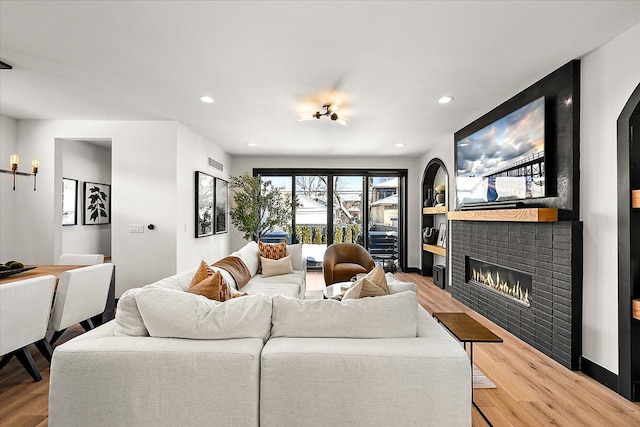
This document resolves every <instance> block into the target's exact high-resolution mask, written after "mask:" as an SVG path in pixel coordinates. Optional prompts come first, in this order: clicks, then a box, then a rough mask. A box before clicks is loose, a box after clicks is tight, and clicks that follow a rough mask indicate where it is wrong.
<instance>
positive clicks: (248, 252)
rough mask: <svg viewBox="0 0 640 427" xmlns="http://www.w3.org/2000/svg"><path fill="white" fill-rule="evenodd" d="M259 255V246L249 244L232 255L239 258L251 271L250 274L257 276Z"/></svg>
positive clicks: (252, 243) (254, 243) (253, 243)
mask: <svg viewBox="0 0 640 427" xmlns="http://www.w3.org/2000/svg"><path fill="white" fill-rule="evenodd" d="M259 253H260V250H259V249H258V244H257V243H256V242H249V243H247V244H246V245H244V246H243V247H242V248H240V249H239V250H237V251H236V252H234V253H232V254H231V255H235V256H239V257H240V258H241V259H242V261H243V262H244V263H245V264H246V266H247V268H248V269H249V273H250V274H251V275H252V276H255V275H256V273H257V272H258V257H259Z"/></svg>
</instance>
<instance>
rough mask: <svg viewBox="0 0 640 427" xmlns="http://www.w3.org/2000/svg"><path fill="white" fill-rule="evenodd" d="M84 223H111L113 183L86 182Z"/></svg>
mask: <svg viewBox="0 0 640 427" xmlns="http://www.w3.org/2000/svg"><path fill="white" fill-rule="evenodd" d="M82 218H83V220H82V224H83V225H96V224H111V185H109V184H99V183H96V182H85V183H84V211H83V216H82Z"/></svg>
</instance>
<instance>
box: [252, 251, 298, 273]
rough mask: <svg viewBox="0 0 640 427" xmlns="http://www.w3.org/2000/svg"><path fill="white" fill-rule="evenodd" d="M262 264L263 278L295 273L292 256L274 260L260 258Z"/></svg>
mask: <svg viewBox="0 0 640 427" xmlns="http://www.w3.org/2000/svg"><path fill="white" fill-rule="evenodd" d="M260 263H261V264H262V276H263V277H270V276H280V275H281V274H289V273H293V267H292V266H291V255H287V256H286V257H284V258H280V259H278V260H273V259H269V258H263V257H261V258H260Z"/></svg>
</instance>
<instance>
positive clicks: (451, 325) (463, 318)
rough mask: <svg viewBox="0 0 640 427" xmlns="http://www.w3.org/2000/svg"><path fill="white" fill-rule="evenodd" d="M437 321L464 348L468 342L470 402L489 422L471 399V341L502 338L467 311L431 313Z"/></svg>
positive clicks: (494, 340) (496, 341) (490, 340)
mask: <svg viewBox="0 0 640 427" xmlns="http://www.w3.org/2000/svg"><path fill="white" fill-rule="evenodd" d="M433 317H435V318H436V319H437V320H438V322H440V323H441V324H442V326H444V327H445V328H446V329H447V330H448V331H449V332H451V333H452V334H453V336H454V337H456V339H457V340H458V341H460V342H461V343H462V345H463V346H464V349H465V350H466V349H467V343H469V361H470V363H471V403H472V404H473V406H475V407H476V409H477V410H478V412H480V415H482V418H484V420H485V421H486V422H487V423H489V425H490V426H492V425H493V424H491V421H489V420H488V419H487V417H486V416H485V415H484V413H483V412H482V410H481V409H480V408H479V407H478V405H476V402H474V401H473V343H474V342H487V343H501V342H502V338H500V337H499V336H497V335H496V334H494V333H493V332H491V331H490V330H489V329H487V328H485V327H484V326H483V325H482V324H481V323H479V322H478V321H477V320H475V319H474V318H473V317H471V316H469V315H468V314H467V313H443V312H438V313H433Z"/></svg>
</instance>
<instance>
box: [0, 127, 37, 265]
mask: <svg viewBox="0 0 640 427" xmlns="http://www.w3.org/2000/svg"><path fill="white" fill-rule="evenodd" d="M17 129H18V124H17V122H16V121H15V120H14V119H12V118H9V117H6V116H0V169H5V170H7V169H9V159H10V158H11V155H12V154H20V153H18V152H17V150H16V141H17V135H18V132H17ZM20 162H21V164H22V166H21V167H20V168H19V169H18V170H21V171H26V172H30V171H31V161H30V160H29V159H28V158H26V157H23V156H21V157H20ZM18 180H19V182H16V187H17V188H16V191H13V190H12V188H13V177H12V176H11V175H8V174H4V173H0V218H2V219H1V220H0V262H2V263H4V262H7V261H9V260H12V259H17V257H16V253H15V242H16V235H15V227H16V216H15V204H16V194H17V192H18V191H28V190H29V188H31V186H32V184H33V182H32V181H31V180H32V178H26V177H18ZM18 180H17V181H18Z"/></svg>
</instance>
